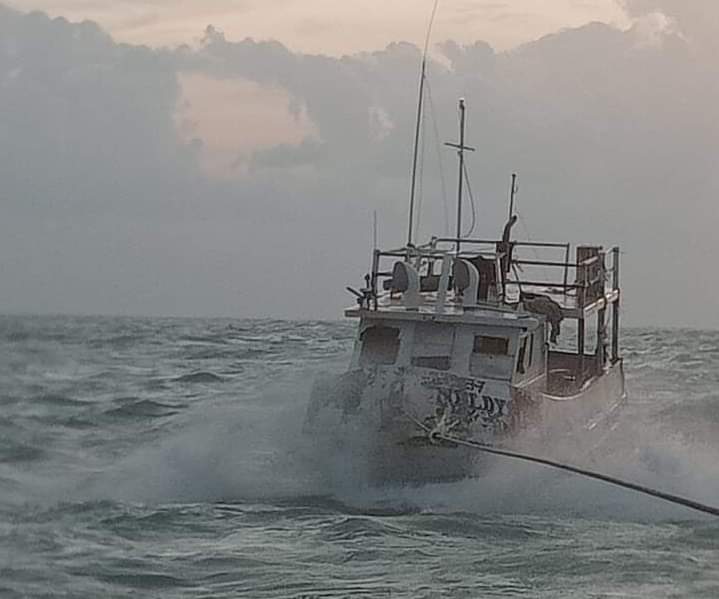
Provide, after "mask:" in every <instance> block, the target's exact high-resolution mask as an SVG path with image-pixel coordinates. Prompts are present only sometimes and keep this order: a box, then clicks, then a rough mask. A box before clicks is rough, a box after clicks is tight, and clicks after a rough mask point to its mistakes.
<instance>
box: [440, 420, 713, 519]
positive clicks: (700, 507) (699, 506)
mask: <svg viewBox="0 0 719 599" xmlns="http://www.w3.org/2000/svg"><path fill="white" fill-rule="evenodd" d="M433 438H435V439H440V440H442V441H446V442H448V443H454V444H456V445H462V446H464V447H469V448H472V449H476V450H477V451H482V452H484V453H489V454H493V455H498V456H503V457H507V458H513V459H517V460H523V461H525V462H533V463H535V464H541V465H543V466H548V467H550V468H556V469H558V470H564V471H565V472H571V473H572V474H579V475H580V476H584V477H587V478H593V479H595V480H600V481H602V482H605V483H609V484H611V485H615V486H617V487H623V488H624V489H630V490H632V491H636V492H637V493H642V494H644V495H649V496H651V497H656V498H657V499H662V500H664V501H668V502H670V503H674V504H676V505H681V506H684V507H688V508H689V509H692V510H696V511H698V512H703V513H705V514H710V515H712V516H719V508H717V507H713V506H710V505H705V504H703V503H699V502H697V501H693V500H691V499H687V498H685V497H680V496H678V495H673V494H671V493H665V492H664V491H658V490H656V489H652V488H650V487H645V486H643V485H639V484H637V483H632V482H628V481H625V480H621V479H619V478H615V477H613V476H608V475H606V474H601V473H599V472H592V471H591V470H585V469H584V468H578V467H577V466H570V465H569V464H562V463H560V462H555V461H553V460H548V459H546V458H539V457H536V456H532V455H526V454H522V453H517V452H514V451H507V450H505V449H497V448H495V447H489V446H487V445H482V444H480V443H474V442H473V441H465V440H463V439H457V438H456V437H452V436H449V435H444V434H442V433H439V432H435V433H434V437H433Z"/></svg>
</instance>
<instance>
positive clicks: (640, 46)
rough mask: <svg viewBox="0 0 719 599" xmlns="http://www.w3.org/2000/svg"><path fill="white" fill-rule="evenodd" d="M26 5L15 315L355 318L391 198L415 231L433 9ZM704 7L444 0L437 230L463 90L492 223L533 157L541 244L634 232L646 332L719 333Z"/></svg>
mask: <svg viewBox="0 0 719 599" xmlns="http://www.w3.org/2000/svg"><path fill="white" fill-rule="evenodd" d="M1 1H2V0H0V2H1ZM10 4H12V5H13V6H14V7H15V8H13V9H10V8H0V202H1V205H2V206H3V211H2V215H3V217H2V219H0V280H1V281H2V284H1V285H0V309H1V310H2V311H9V312H17V311H23V312H71V313H110V314H118V313H119V314H148V315H227V316H239V317H243V316H275V317H298V318H303V317H317V318H335V317H339V316H340V314H341V309H342V307H343V306H344V305H345V304H347V303H349V302H350V301H351V298H350V297H349V296H347V294H346V293H345V292H344V291H343V289H344V286H345V285H347V284H354V285H358V284H360V283H361V276H362V275H363V274H364V272H365V271H366V269H367V265H368V262H369V245H370V223H371V218H372V211H373V210H377V211H378V213H379V215H380V221H381V224H380V238H381V241H383V242H385V243H387V244H390V245H396V244H399V243H402V241H403V240H404V234H405V224H404V219H405V213H406V204H407V196H408V171H409V164H410V153H411V137H412V121H413V112H414V104H415V102H416V98H415V95H416V81H417V69H418V63H419V58H420V56H419V50H418V49H417V48H416V46H414V45H412V42H414V43H416V42H417V41H418V39H419V40H421V38H422V35H423V31H422V30H423V27H424V23H425V21H426V19H427V16H428V12H429V8H431V2H428V3H427V4H428V6H427V7H423V9H422V10H419V9H417V8H416V7H417V2H415V1H413V2H411V3H410V1H409V0H402V1H399V0H397V1H396V2H390V1H387V2H384V3H379V2H374V0H372V1H367V2H356V3H352V6H353V7H358V6H360V7H361V8H362V9H361V10H360V9H357V8H353V9H344V8H343V9H338V8H336V6H337V5H339V3H337V2H329V1H324V0H305V1H304V2H300V1H299V0H297V1H295V0H277V1H275V2H268V1H264V2H260V1H259V0H258V1H254V0H244V1H240V0H237V1H235V2H231V1H229V0H210V1H205V2H202V3H200V2H189V1H187V2H183V1H174V2H170V1H169V0H154V1H152V0H147V1H145V2H143V1H140V0H134V1H130V0H124V1H116V2H112V3H110V2H100V1H99V0H97V1H94V0H82V1H80V0H76V1H74V0H66V1H65V2H62V1H61V0H53V1H52V2H50V1H49V0H45V1H43V0H22V1H21V2H14V3H10ZM687 4H688V3H687V2H684V1H682V0H627V1H626V2H623V3H622V4H621V5H620V4H618V3H613V2H609V1H607V2H604V1H601V0H596V1H595V2H590V1H582V2H578V1H577V2H571V1H569V0H566V1H564V0H561V1H557V2H541V3H540V2H533V1H530V0H516V1H507V2H479V1H477V2H471V1H470V0H463V1H454V2H452V1H450V0H446V1H445V2H444V6H443V8H442V9H441V12H440V16H439V19H438V25H437V30H436V35H435V42H436V44H435V47H434V54H433V56H434V59H435V60H434V61H433V62H432V64H431V66H430V83H431V91H432V104H431V105H432V106H433V107H434V111H433V112H434V114H435V115H436V124H437V131H438V137H439V140H437V139H435V135H434V126H433V125H432V121H431V119H429V114H431V113H432V111H429V114H428V121H427V127H426V130H427V138H426V139H427V143H426V153H425V164H426V167H425V170H424V178H423V181H424V184H423V198H424V201H423V210H422V225H421V231H422V234H423V235H425V234H429V233H430V232H438V231H439V232H442V230H443V228H444V222H445V217H444V209H443V203H442V200H441V198H442V193H441V189H442V186H441V178H440V169H439V165H440V164H442V165H443V169H444V171H445V172H446V179H447V182H446V184H447V186H448V187H450V190H449V193H450V195H451V193H452V191H451V188H452V187H453V184H454V181H453V178H452V177H451V173H454V168H455V167H454V164H453V163H452V155H451V154H446V153H444V152H443V151H442V152H441V156H442V158H441V162H440V160H439V159H438V158H437V152H436V151H435V148H436V146H437V141H444V140H447V139H452V138H454V137H455V136H456V101H457V98H458V97H460V96H464V97H466V99H467V102H468V105H469V109H470V121H469V132H468V134H469V138H470V140H471V142H472V143H473V144H474V145H477V146H478V148H479V151H478V152H477V153H476V154H475V155H473V156H472V157H471V158H470V162H469V169H470V175H471V177H472V181H473V189H474V191H475V195H476V196H478V200H479V222H480V232H481V234H482V235H483V236H496V235H498V234H499V231H500V228H501V225H502V220H503V215H504V214H505V212H506V203H505V202H506V201H505V197H506V191H507V186H508V180H509V175H510V173H511V172H512V171H517V172H519V174H520V177H521V192H520V198H519V207H520V211H521V214H522V225H521V227H520V229H519V231H518V232H519V233H520V234H522V235H523V236H526V235H529V236H531V237H532V238H533V239H539V238H546V239H560V240H565V239H566V240H568V241H573V242H578V241H598V242H600V243H605V244H612V243H620V244H621V245H622V247H623V248H624V251H625V256H624V269H623V278H624V288H625V292H626V295H625V302H626V306H627V322H629V323H630V324H636V325H640V324H654V325H661V324H664V325H674V326H676V325H686V326H699V327H703V326H712V327H716V326H719V314H718V313H717V310H716V307H717V300H716V298H717V297H719V281H718V280H717V277H716V276H715V274H714V273H715V272H716V266H715V261H716V257H717V255H719V236H718V235H717V232H716V226H717V223H718V222H719V218H718V217H719V209H718V208H717V193H718V192H719V168H717V167H719V164H718V161H719V159H718V156H719V77H718V75H719V72H718V71H719V65H718V63H717V59H716V56H717V50H719V47H718V46H717V41H716V40H717V39H719V36H717V33H718V32H719V22H718V21H719V4H718V3H717V2H715V1H714V0H693V1H692V3H691V4H690V5H689V6H687ZM6 5H7V3H6ZM410 5H411V6H412V10H410ZM8 6H9V5H8ZM197 6H202V9H201V10H200V9H197V8H196V7H197ZM380 6H384V7H385V9H384V10H382V11H379V8H378V7H380ZM539 6H541V7H542V11H543V12H542V14H539V9H538V7H539ZM548 6H551V7H552V9H551V11H550V10H549V9H548ZM108 7H111V8H108ZM16 8H17V9H22V10H15V9H16ZM30 8H39V9H48V10H51V14H52V15H53V16H55V15H58V14H63V15H66V16H67V17H69V18H71V19H72V20H82V19H83V18H93V19H95V20H97V21H98V22H99V23H100V25H95V24H91V23H83V24H74V23H72V22H68V21H67V20H64V19H54V18H49V17H47V16H44V15H42V14H37V13H35V14H28V13H27V12H26V11H27V10H28V9H30ZM425 8H426V10H425ZM590 20H597V21H598V22H594V23H591V24H588V23H587V22H588V21H590ZM209 24H212V25H214V28H209V29H205V28H206V26H207V25H209ZM552 31H553V32H554V33H551V34H549V35H546V36H545V37H542V38H541V39H537V38H538V37H539V36H542V35H545V34H548V33H550V32H552ZM248 36H249V37H251V38H254V39H255V40H256V41H253V40H252V39H246V38H247V37H248ZM268 39H273V40H275V41H257V40H268ZM119 40H124V41H131V42H132V44H123V43H119ZM181 40H186V41H188V42H189V43H190V44H191V45H190V46H189V47H177V44H178V43H179V42H180V41H181ZM402 40H405V41H408V42H410V43H389V45H388V42H394V41H397V42H400V41H402ZM140 42H141V43H143V44H147V45H148V46H147V47H141V46H137V45H135V44H137V43H140ZM487 42H489V43H487ZM168 44H169V46H167V45H168ZM517 44H521V45H520V46H518V47H516V45H517ZM507 48H511V49H510V50H506V49H507ZM360 50H366V51H364V52H361V51H360ZM317 53H322V54H324V56H320V55H316V54H317ZM343 53H349V54H348V55H347V56H344V57H342V56H341V55H342V54H343Z"/></svg>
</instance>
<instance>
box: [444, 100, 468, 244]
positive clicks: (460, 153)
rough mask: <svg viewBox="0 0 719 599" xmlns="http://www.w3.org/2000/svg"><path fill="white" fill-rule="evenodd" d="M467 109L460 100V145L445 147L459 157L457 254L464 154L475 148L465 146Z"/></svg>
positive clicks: (459, 240)
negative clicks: (455, 152)
mask: <svg viewBox="0 0 719 599" xmlns="http://www.w3.org/2000/svg"><path fill="white" fill-rule="evenodd" d="M466 112H467V107H466V105H465V102H464V98H460V99H459V144H454V143H446V144H444V145H446V146H449V147H450V148H456V149H457V156H458V157H459V182H458V184H457V246H456V249H457V254H459V250H460V247H461V244H462V196H463V195H464V187H463V183H464V171H465V169H464V152H465V151H466V150H469V151H470V152H474V151H475V148H472V147H470V146H467V145H465V144H464V133H465V125H466V123H467V115H466Z"/></svg>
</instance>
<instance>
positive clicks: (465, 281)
mask: <svg viewBox="0 0 719 599" xmlns="http://www.w3.org/2000/svg"><path fill="white" fill-rule="evenodd" d="M461 244H462V245H464V246H465V247H469V248H471V249H468V250H464V249H462V248H461V246H460V243H458V240H456V239H437V238H434V239H432V240H431V241H430V243H428V244H426V245H424V246H419V247H406V248H402V249H400V250H394V251H381V250H375V252H374V259H373V267H372V272H371V273H370V274H368V275H367V276H366V278H365V281H366V285H365V287H364V288H363V289H362V290H361V291H355V290H352V289H350V291H352V293H354V294H355V296H356V297H357V306H356V307H352V308H350V309H348V310H347V311H346V315H347V316H350V317H357V318H359V319H360V326H359V331H358V336H357V339H356V345H355V351H354V355H353V359H352V367H353V368H366V367H373V366H384V367H390V366H394V367H397V368H411V367H413V368H422V369H431V370H437V371H445V372H449V373H452V374H454V375H457V376H459V377H471V378H482V379H490V380H495V381H501V382H509V383H510V384H511V385H512V386H515V387H527V386H530V385H531V386H535V385H539V386H540V387H541V389H542V391H544V392H546V393H550V394H556V395H558V396H567V395H572V394H574V393H577V392H579V390H581V388H582V386H583V385H584V384H585V383H586V382H587V381H588V380H590V379H591V378H593V377H595V376H597V375H600V374H602V372H604V371H605V369H607V368H609V367H610V366H611V365H612V364H614V363H616V362H618V361H619V360H620V357H619V299H620V292H619V286H618V281H619V250H618V248H614V249H612V250H611V251H610V252H607V251H605V250H604V249H603V248H602V247H599V246H580V247H578V248H576V252H575V260H574V261H570V259H569V257H570V255H571V246H570V245H569V244H553V243H533V242H509V241H507V240H506V238H505V239H504V240H500V241H492V240H467V239H463V240H461ZM452 246H454V247H452ZM540 252H543V253H544V254H545V255H546V254H547V253H549V254H552V253H554V254H555V256H556V254H557V253H559V254H560V258H559V259H556V257H555V259H548V258H547V259H540V258H539V253H540ZM528 253H529V254H530V256H529V257H527V254H528ZM610 255H611V259H612V266H611V268H607V261H608V257H609V256H610ZM348 289H349V288H348ZM610 309H611V310H612V314H611V326H609V323H608V312H609V310H610ZM592 322H593V325H594V326H591V324H592ZM563 329H564V331H563Z"/></svg>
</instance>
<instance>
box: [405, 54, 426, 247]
mask: <svg viewBox="0 0 719 599" xmlns="http://www.w3.org/2000/svg"><path fill="white" fill-rule="evenodd" d="M426 78H427V57H426V56H424V57H423V58H422V73H421V75H420V79H419V100H418V102H417V123H416V127H415V131H414V155H413V157H412V185H411V187H410V192H409V231H408V233H407V245H408V246H410V245H412V229H413V228H414V198H415V193H416V189H417V160H418V158H419V137H420V133H421V129H422V110H423V108H424V81H425V79H426Z"/></svg>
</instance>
